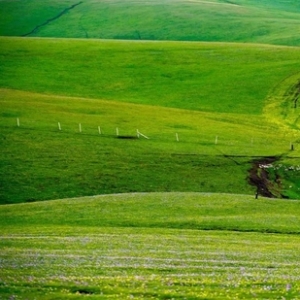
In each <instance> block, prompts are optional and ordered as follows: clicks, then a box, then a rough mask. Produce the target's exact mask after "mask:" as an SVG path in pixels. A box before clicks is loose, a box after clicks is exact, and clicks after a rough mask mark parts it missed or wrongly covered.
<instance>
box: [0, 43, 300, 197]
mask: <svg viewBox="0 0 300 300" xmlns="http://www.w3.org/2000/svg"><path fill="white" fill-rule="evenodd" d="M1 44H2V46H3V47H1V48H0V49H1V50H0V54H1V55H0V60H1V64H0V68H1V73H2V74H4V76H2V77H1V78H0V85H1V87H2V90H1V99H0V101H1V107H2V111H1V118H0V125H1V147H2V151H1V178H2V184H1V202H2V203H11V202H22V201H35V200H44V199H54V198H63V197H74V196H84V195H94V194H103V193H117V192H142V191H144V192H147V191H152V192H153V191H197V192H207V191H210V192H224V193H250V194H254V191H255V188H254V187H252V186H250V185H249V184H248V180H247V177H248V176H249V174H248V171H249V170H250V169H251V168H252V167H253V160H254V159H259V158H260V157H265V156H278V159H280V158H281V161H278V162H277V165H279V164H283V166H282V167H281V168H280V170H276V171H274V172H272V180H271V181H273V180H275V178H277V177H278V176H279V177H280V178H281V179H280V182H276V183H274V184H275V185H274V186H273V184H272V187H271V189H272V190H273V192H272V193H273V194H274V195H276V196H280V195H285V196H289V197H292V198H299V196H298V195H299V188H300V184H299V181H300V180H299V171H298V165H299V164H298V163H297V162H298V161H297V157H299V147H298V145H299V140H298V133H297V128H299V127H297V126H298V125H297V123H295V124H296V125H295V124H294V125H293V126H291V125H290V124H289V123H288V122H287V124H286V125H283V122H282V117H281V113H282V112H281V110H278V109H277V108H276V107H277V106H278V105H279V107H280V105H281V104H280V103H283V104H284V103H286V104H285V105H288V106H289V105H290V104H288V102H286V100H285V98H284V97H279V98H280V99H277V98H276V97H275V98H274V97H273V96H272V95H277V94H278V95H280V93H285V91H286V90H288V88H289V85H288V84H285V81H282V80H283V79H285V78H286V79H287V81H288V82H289V80H288V79H289V78H293V80H292V82H297V78H298V77H297V71H298V70H299V61H298V59H297V58H298V57H299V49H298V48H289V47H274V46H261V45H256V46H255V45H252V46H247V45H237V44H236V45H232V44H205V43H204V44H202V43H157V42H156V43H149V42H147V43H138V42H112V41H86V40H85V41H82V40H41V39H19V38H2V39H1ZM257 74H260V76H257ZM290 74H294V77H290ZM281 81H282V84H280V85H278V82H281ZM274 88H275V90H274ZM17 90H20V91H17ZM21 90H23V91H21ZM25 91H28V92H25ZM37 92H38V93H37ZM41 93H43V94H41ZM45 94H48V95H45ZM232 95H235V96H234V97H233V96H232ZM75 96H76V97H75ZM267 96H268V97H267ZM88 97H92V98H93V99H91V98H88ZM266 97H267V98H266ZM270 97H273V98H272V99H273V100H272V101H269V99H271V98H270ZM274 99H275V100H274ZM276 99H277V100H276ZM274 101H275V102H274ZM287 101H289V100H287ZM272 103H275V104H276V105H277V106H276V107H275V106H274V105H273V106H274V107H273V108H272V107H271V108H270V109H266V108H267V107H268V105H271V104H272ZM291 104H292V102H291ZM273 111H274V113H273ZM293 111H295V110H293ZM296 111H297V110H296ZM290 115H291V116H292V113H291V114H290ZM17 118H19V121H20V127H18V126H17ZM284 119H285V121H288V120H289V119H290V120H291V121H292V118H284ZM58 122H60V125H61V129H62V130H61V131H60V130H59V129H58ZM79 124H81V130H82V132H81V133H79ZM98 126H100V130H101V135H99V131H98V130H99V129H98ZM117 128H118V131H119V135H120V138H116V131H117ZM137 129H138V130H139V131H140V132H141V133H143V134H145V135H146V136H148V137H149V138H150V139H149V140H147V139H144V138H142V137H141V138H140V139H135V137H136V136H137ZM176 134H177V136H176ZM121 137H127V138H126V139H125V138H121ZM128 137H131V138H130V139H129V138H128ZM177 137H178V141H177ZM291 142H292V143H293V145H294V146H295V150H294V151H290V144H291ZM275 167H276V164H275ZM290 167H293V168H294V169H293V171H292V172H290V170H289V169H288V168H290ZM276 168H277V167H276Z"/></svg>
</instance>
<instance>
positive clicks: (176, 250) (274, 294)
mask: <svg viewBox="0 0 300 300" xmlns="http://www.w3.org/2000/svg"><path fill="white" fill-rule="evenodd" d="M299 215H300V214H299V202H298V201H286V200H267V199H260V200H259V201H255V200H254V199H253V197H249V196H243V195H222V194H218V195H217V194H197V193H154V194H127V195H126V194H123V195H106V196H100V197H86V198H82V199H68V200H64V201H61V200H58V201H50V202H39V203H27V204H18V205H4V206H1V207H0V226H1V239H0V249H1V251H0V259H1V281H0V294H1V296H2V297H3V298H4V299H6V298H12V297H15V298H16V297H17V298H18V299H28V298H29V299H30V298H33V297H37V298H39V299H62V298H63V299H81V298H83V297H87V296H88V297H89V298H92V299H121V298H122V299H171V298H177V299H224V297H227V298H230V299H241V298H243V299H253V298H254V299H278V298H283V297H284V298H285V299H297V298H298V296H299V288H300V287H299V280H298V267H299V262H298V254H297V251H295V249H297V246H298V245H299V235H298V234H292V233H299V226H298V224H299V217H298V216H299ZM195 229H197V230H195ZM200 229H205V231H203V230H200ZM216 229H217V230H216ZM266 232H269V233H266ZM275 232H276V233H275ZM16 266H17V267H16Z"/></svg>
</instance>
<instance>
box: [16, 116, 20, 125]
mask: <svg viewBox="0 0 300 300" xmlns="http://www.w3.org/2000/svg"><path fill="white" fill-rule="evenodd" d="M17 126H18V127H20V119H19V118H17Z"/></svg>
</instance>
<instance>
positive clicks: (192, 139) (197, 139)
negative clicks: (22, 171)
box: [16, 117, 300, 151]
mask: <svg viewBox="0 0 300 300" xmlns="http://www.w3.org/2000/svg"><path fill="white" fill-rule="evenodd" d="M16 122H17V124H16V125H17V127H18V128H22V129H36V128H30V127H26V125H24V122H22V123H21V120H20V118H19V117H18V118H17V119H16ZM25 124H26V123H25ZM65 128H67V129H65ZM110 128H112V126H110ZM57 129H58V131H60V132H64V133H72V131H71V130H70V125H68V127H63V126H62V124H61V123H60V122H57ZM49 131H50V130H49ZM78 131H79V133H82V134H86V132H88V135H95V136H96V135H101V136H106V137H112V136H114V137H119V138H122V137H123V138H125V137H126V138H139V137H143V138H145V139H147V140H150V139H151V140H164V141H172V140H173V141H176V142H182V143H184V142H188V143H197V144H199V143H200V144H201V143H203V144H205V143H208V144H211V145H215V146H217V145H219V146H240V147H254V146H256V145H260V147H262V146H265V148H267V147H272V146H274V147H282V148H284V150H283V151H287V150H290V151H294V150H296V149H295V148H296V147H295V145H298V144H300V141H299V140H296V141H294V142H293V141H289V142H287V141H284V142H282V141H281V140H280V141H275V142H274V141H273V140H266V139H263V138H257V139H255V138H254V137H249V143H246V141H245V140H242V141H240V140H228V139H227V140H225V139H224V140H222V136H219V135H216V136H215V137H214V138H213V137H211V139H209V138H208V135H204V134H201V133H199V134H198V135H192V134H188V135H189V136H188V138H187V139H186V140H185V139H184V134H181V137H180V139H179V134H178V132H175V138H174V131H172V130H170V129H166V130H165V131H156V132H152V133H151V134H150V136H148V135H146V134H144V133H141V132H140V131H139V129H136V133H135V134H132V133H131V134H129V135H128V134H127V135H121V134H120V129H119V127H116V128H115V134H113V133H112V129H110V130H107V131H106V132H111V133H110V134H109V133H107V134H103V130H102V127H101V126H95V127H86V128H85V130H84V128H83V126H82V124H81V123H78ZM128 131H129V130H127V132H128ZM93 132H94V133H93ZM97 132H98V134H97ZM131 132H132V131H131ZM73 133H76V131H75V130H74V132H73ZM172 136H173V138H172ZM201 136H202V138H203V139H201ZM281 145H282V146H281Z"/></svg>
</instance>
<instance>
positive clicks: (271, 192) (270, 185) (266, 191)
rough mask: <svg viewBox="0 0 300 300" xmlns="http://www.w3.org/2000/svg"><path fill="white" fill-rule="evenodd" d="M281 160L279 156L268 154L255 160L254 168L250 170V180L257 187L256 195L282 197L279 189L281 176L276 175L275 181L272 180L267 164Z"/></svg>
mask: <svg viewBox="0 0 300 300" xmlns="http://www.w3.org/2000/svg"><path fill="white" fill-rule="evenodd" d="M278 160H280V157H278V156H268V157H262V158H259V159H255V160H253V164H252V168H251V169H250V170H249V177H248V181H249V183H250V184H251V185H253V186H255V187H256V197H258V196H259V195H260V196H263V197H269V198H281V197H282V195H281V194H280V191H279V190H278V188H279V186H280V178H279V177H277V176H276V180H275V182H274V181H272V180H270V178H269V174H268V171H267V169H266V168H262V167H261V166H266V165H269V164H272V163H274V162H276V161H278Z"/></svg>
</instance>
